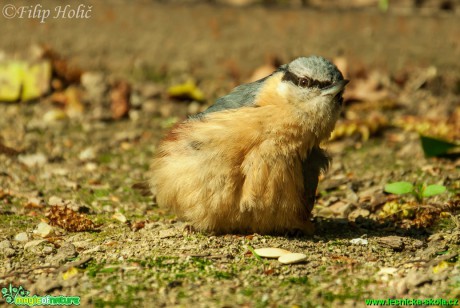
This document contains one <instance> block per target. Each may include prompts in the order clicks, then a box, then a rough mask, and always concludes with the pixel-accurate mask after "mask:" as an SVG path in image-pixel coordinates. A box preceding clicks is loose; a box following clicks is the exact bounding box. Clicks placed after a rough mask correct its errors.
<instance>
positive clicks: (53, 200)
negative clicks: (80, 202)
mask: <svg viewBox="0 0 460 308" xmlns="http://www.w3.org/2000/svg"><path fill="white" fill-rule="evenodd" d="M48 204H49V205H51V206H53V205H63V204H64V200H62V198H59V197H57V196H51V197H50V198H49V199H48Z"/></svg>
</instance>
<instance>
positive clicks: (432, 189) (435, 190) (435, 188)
mask: <svg viewBox="0 0 460 308" xmlns="http://www.w3.org/2000/svg"><path fill="white" fill-rule="evenodd" d="M445 191H446V186H443V185H428V186H427V187H426V188H425V189H424V190H423V194H422V195H423V197H431V196H436V195H439V194H442V193H443V192H445Z"/></svg>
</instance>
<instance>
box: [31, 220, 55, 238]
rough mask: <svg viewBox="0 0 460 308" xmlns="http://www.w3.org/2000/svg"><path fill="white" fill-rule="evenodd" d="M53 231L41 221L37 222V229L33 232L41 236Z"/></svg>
mask: <svg viewBox="0 0 460 308" xmlns="http://www.w3.org/2000/svg"><path fill="white" fill-rule="evenodd" d="M52 232H53V227H51V226H50V225H49V224H47V223H46V222H41V223H39V224H38V226H37V229H35V230H34V233H35V234H37V235H39V236H41V237H47V236H49V235H50V234H51V233H52Z"/></svg>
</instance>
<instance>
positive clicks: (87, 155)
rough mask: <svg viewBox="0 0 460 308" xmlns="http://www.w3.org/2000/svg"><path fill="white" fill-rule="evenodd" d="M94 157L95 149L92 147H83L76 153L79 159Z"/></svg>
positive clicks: (87, 159) (84, 159)
mask: <svg viewBox="0 0 460 308" xmlns="http://www.w3.org/2000/svg"><path fill="white" fill-rule="evenodd" d="M95 158H96V151H95V150H94V148H92V147H89V148H86V149H84V150H83V151H81V152H80V154H79V155H78V159H80V160H81V161H89V160H94V159H95Z"/></svg>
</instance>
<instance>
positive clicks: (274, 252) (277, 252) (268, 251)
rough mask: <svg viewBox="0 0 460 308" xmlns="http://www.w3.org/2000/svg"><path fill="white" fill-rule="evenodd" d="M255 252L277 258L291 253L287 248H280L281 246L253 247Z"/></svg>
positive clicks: (265, 256) (266, 256)
mask: <svg viewBox="0 0 460 308" xmlns="http://www.w3.org/2000/svg"><path fill="white" fill-rule="evenodd" d="M254 251H255V253H256V254H257V255H259V256H261V257H264V258H279V257H281V256H283V255H285V254H288V253H291V252H290V251H288V250H285V249H281V248H272V247H267V248H258V249H254Z"/></svg>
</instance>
